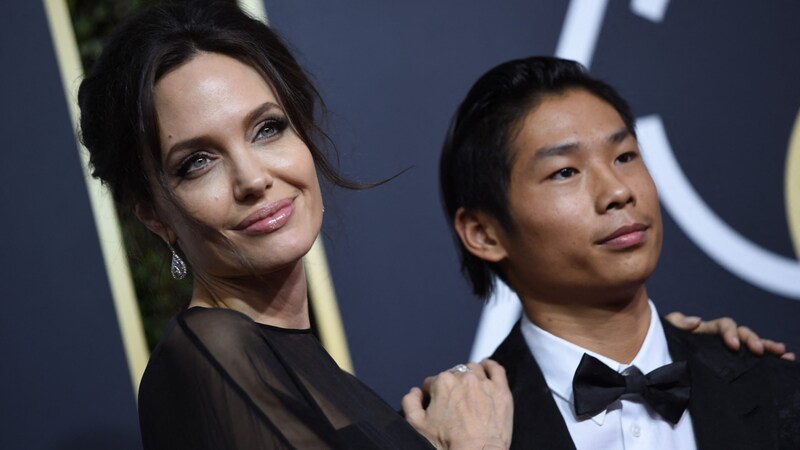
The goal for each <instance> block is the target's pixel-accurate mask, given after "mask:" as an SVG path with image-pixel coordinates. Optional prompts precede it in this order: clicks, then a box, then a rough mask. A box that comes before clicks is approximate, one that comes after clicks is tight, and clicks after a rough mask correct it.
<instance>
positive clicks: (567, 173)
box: [550, 167, 578, 180]
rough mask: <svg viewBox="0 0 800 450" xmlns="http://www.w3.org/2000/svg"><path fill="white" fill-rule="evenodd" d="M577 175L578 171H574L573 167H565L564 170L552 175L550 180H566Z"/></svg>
mask: <svg viewBox="0 0 800 450" xmlns="http://www.w3.org/2000/svg"><path fill="white" fill-rule="evenodd" d="M577 173H578V170H577V169H574V168H572V167H564V168H563V169H559V170H557V171H556V172H555V173H553V174H552V175H550V178H552V179H554V180H563V179H566V178H570V177H573V176H575V174H577Z"/></svg>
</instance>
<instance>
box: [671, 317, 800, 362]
mask: <svg viewBox="0 0 800 450" xmlns="http://www.w3.org/2000/svg"><path fill="white" fill-rule="evenodd" d="M665 318H666V319H667V320H668V321H669V322H670V323H671V324H672V325H674V326H676V327H678V328H680V329H682V330H686V331H691V332H693V333H701V334H717V335H719V336H720V337H721V338H722V340H723V341H724V342H725V346H727V347H728V348H729V349H731V350H734V351H738V350H739V348H740V347H741V344H742V342H744V344H745V345H746V347H747V349H748V350H750V351H751V352H752V353H754V354H756V355H763V354H764V353H765V352H766V353H769V354H773V355H775V356H780V357H781V358H783V359H786V360H789V361H794V360H795V354H794V353H793V352H787V351H786V345H785V344H784V343H783V342H777V341H773V340H771V339H763V338H761V337H760V336H759V335H758V334H757V333H756V332H755V331H753V330H751V329H750V328H748V327H745V326H738V324H737V323H736V321H735V320H733V319H731V318H730V317H720V318H718V319H713V320H709V321H704V320H703V319H701V318H700V317H697V316H685V315H683V314H682V313H680V312H673V313H669V314H667V315H666V316H665Z"/></svg>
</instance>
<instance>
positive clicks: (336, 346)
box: [303, 235, 355, 373]
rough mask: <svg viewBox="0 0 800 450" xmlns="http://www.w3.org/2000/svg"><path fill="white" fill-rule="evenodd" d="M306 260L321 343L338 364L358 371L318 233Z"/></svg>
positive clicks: (310, 292) (343, 367)
mask: <svg viewBox="0 0 800 450" xmlns="http://www.w3.org/2000/svg"><path fill="white" fill-rule="evenodd" d="M303 264H304V266H305V268H306V277H308V290H309V295H310V296H311V309H312V310H313V311H314V319H315V320H316V323H317V330H318V332H319V338H320V340H321V341H322V345H324V346H325V349H326V350H327V351H328V353H330V354H331V356H332V357H333V359H334V360H336V363H337V364H339V367H341V368H342V369H344V370H346V371H348V372H350V373H355V372H354V370H353V362H352V360H351V359H350V350H349V349H348V347H347V337H346V336H345V334H344V326H343V325H342V316H341V315H340V314H339V306H338V303H337V302H336V292H335V291H334V289H333V281H332V279H331V273H330V270H328V260H327V258H326V257H325V248H324V247H323V245H322V236H321V235H320V236H317V240H316V241H315V242H314V245H313V246H312V247H311V250H310V251H309V252H308V254H307V255H306V256H305V258H304V259H303Z"/></svg>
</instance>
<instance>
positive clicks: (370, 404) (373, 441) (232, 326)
mask: <svg viewBox="0 0 800 450" xmlns="http://www.w3.org/2000/svg"><path fill="white" fill-rule="evenodd" d="M139 421H140V427H141V432H142V441H143V444H144V448H145V449H215V450H216V449H248V450H249V449H291V448H298V449H306V448H308V449H417V448H420V449H423V448H424V449H430V448H432V447H431V446H430V444H429V443H428V441H427V440H425V439H424V438H423V437H422V436H420V435H419V434H418V433H416V431H414V429H413V428H412V427H411V426H410V425H408V423H407V422H406V421H405V420H404V419H403V418H402V417H400V416H399V415H398V414H397V413H396V412H395V411H394V410H393V409H392V408H391V407H390V406H389V405H388V404H386V403H385V402H384V401H383V400H382V399H381V398H380V397H379V396H378V395H377V394H375V393H374V392H373V391H372V390H370V389H369V388H368V387H367V386H365V385H364V384H363V383H361V382H360V381H358V380H357V379H356V378H355V377H353V376H352V375H350V374H348V373H347V372H344V371H343V370H341V369H340V368H339V367H338V366H337V365H336V363H335V362H334V361H333V359H332V358H331V357H330V355H328V353H327V352H326V351H325V350H324V348H323V347H322V346H321V345H320V343H319V341H318V340H317V339H316V337H315V336H314V335H313V334H312V333H311V331H310V330H291V329H282V328H276V327H271V326H268V325H263V324H259V323H256V322H254V321H253V320H252V319H250V318H249V317H247V316H245V315H244V314H241V313H238V312H236V311H232V310H226V309H211V308H191V309H189V310H187V311H184V312H183V313H181V314H179V315H178V316H177V317H175V318H174V319H173V321H172V322H171V323H170V325H169V327H168V329H167V330H166V332H165V334H164V337H163V338H162V340H161V342H160V343H159V344H158V346H157V347H156V349H155V350H154V352H153V354H152V356H151V358H150V361H149V363H148V365H147V369H146V370H145V374H144V377H143V378H142V383H141V386H140V389H139Z"/></svg>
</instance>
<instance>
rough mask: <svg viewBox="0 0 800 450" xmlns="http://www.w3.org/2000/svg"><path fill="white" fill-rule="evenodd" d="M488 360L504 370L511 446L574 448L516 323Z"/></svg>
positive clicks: (559, 449)
mask: <svg viewBox="0 0 800 450" xmlns="http://www.w3.org/2000/svg"><path fill="white" fill-rule="evenodd" d="M492 359H494V360H495V361H497V362H498V363H500V364H501V365H502V366H503V367H504V368H505V369H506V375H507V376H508V383H509V386H510V387H511V393H512V394H513V396H514V436H513V438H512V441H511V448H512V449H530V448H545V449H552V450H562V449H563V450H575V444H574V443H573V442H572V438H571V437H570V435H569V430H567V425H566V424H565V423H564V419H563V418H562V417H561V412H560V411H559V410H558V407H557V406H556V404H555V400H553V394H551V393H550V390H549V389H548V388H547V383H546V382H545V380H544V375H542V371H541V370H540V369H539V365H538V364H536V361H535V360H534V358H533V356H532V355H531V352H530V350H529V349H528V345H527V344H526V343H525V339H524V338H523V337H522V332H521V331H520V326H519V323H517V324H516V325H515V326H514V329H513V330H511V333H510V334H509V335H508V337H506V339H505V341H503V343H502V344H501V345H500V347H498V348H497V350H496V351H495V353H494V355H492Z"/></svg>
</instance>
